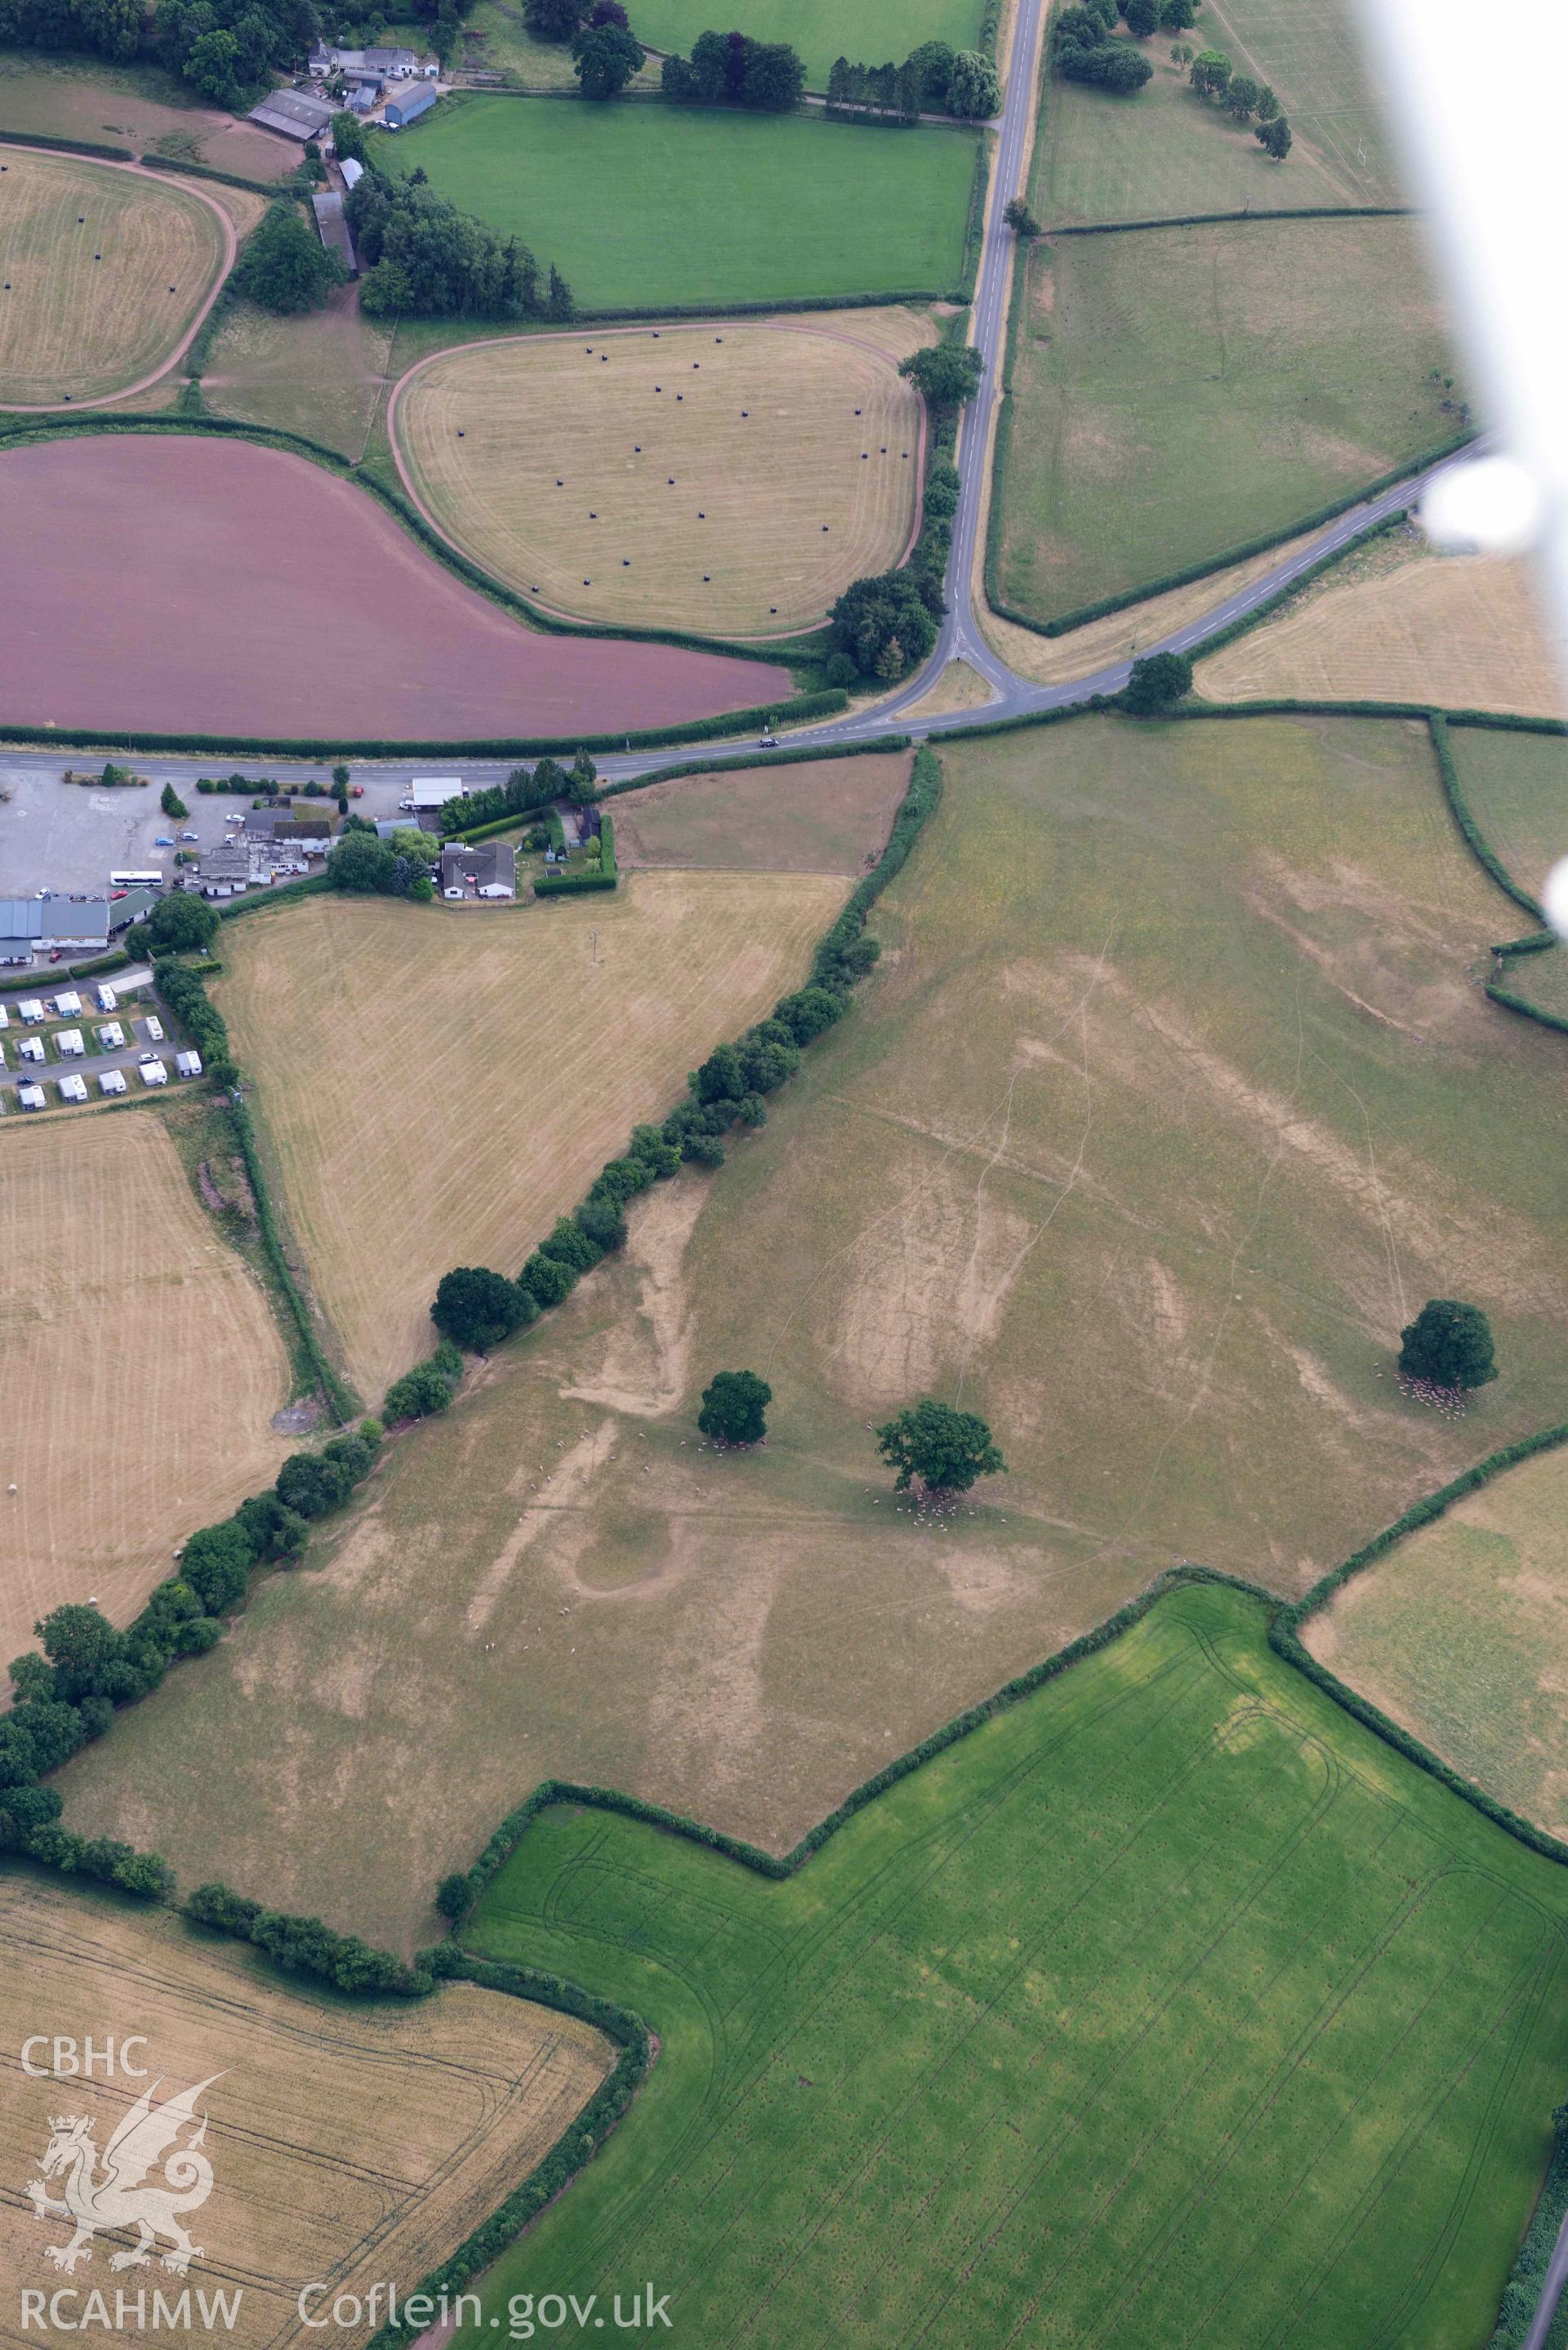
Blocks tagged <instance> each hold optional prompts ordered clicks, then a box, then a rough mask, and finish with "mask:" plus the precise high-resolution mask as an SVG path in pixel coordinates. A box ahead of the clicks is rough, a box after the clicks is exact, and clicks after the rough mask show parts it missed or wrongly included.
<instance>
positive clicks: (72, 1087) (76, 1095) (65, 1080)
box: [59, 1076, 88, 1101]
mask: <svg viewBox="0 0 1568 2350" xmlns="http://www.w3.org/2000/svg"><path fill="white" fill-rule="evenodd" d="M59 1090H60V1099H61V1100H62V1101H86V1099H87V1097H88V1089H87V1080H86V1078H85V1077H77V1076H70V1077H62V1078H61V1079H60V1081H59Z"/></svg>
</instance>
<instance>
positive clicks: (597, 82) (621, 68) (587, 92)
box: [572, 23, 648, 99]
mask: <svg viewBox="0 0 1568 2350" xmlns="http://www.w3.org/2000/svg"><path fill="white" fill-rule="evenodd" d="M572 56H573V57H574V58H575V59H576V77H577V81H578V84H579V85H580V87H581V89H582V93H583V96H584V97H585V98H597V99H607V98H618V97H619V96H620V94H621V91H622V90H623V89H624V88H626V86H627V84H628V81H630V80H631V78H632V77H633V75H634V74H639V73H640V72H641V71H642V68H643V67H644V66H645V65H646V64H647V62H648V60H647V57H645V55H644V53H643V49H642V45H641V43H640V42H639V41H638V40H636V39H635V38H634V37H633V36H632V35H631V34H630V33H629V32H628V30H627V28H626V26H624V25H617V24H614V23H610V24H604V25H590V26H587V29H586V30H585V31H583V32H581V33H579V34H578V35H577V36H576V40H575V41H574V42H573V43H572Z"/></svg>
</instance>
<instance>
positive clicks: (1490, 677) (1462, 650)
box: [1198, 555, 1564, 718]
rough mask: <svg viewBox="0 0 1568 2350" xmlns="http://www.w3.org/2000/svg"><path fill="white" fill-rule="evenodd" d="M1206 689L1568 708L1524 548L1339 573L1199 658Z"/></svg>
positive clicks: (1550, 711)
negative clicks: (1370, 573)
mask: <svg viewBox="0 0 1568 2350" xmlns="http://www.w3.org/2000/svg"><path fill="white" fill-rule="evenodd" d="M1198 690H1199V692H1200V693H1203V694H1207V695H1208V697H1209V699H1210V701H1212V702H1246V701H1251V700H1255V699H1261V698H1263V697H1267V696H1271V695H1274V694H1280V695H1289V696H1291V697H1292V698H1293V699H1298V700H1301V701H1313V700H1314V699H1321V700H1323V701H1325V702H1328V701H1369V702H1435V703H1437V704H1438V706H1439V707H1442V706H1446V707H1448V708H1449V709H1457V710H1499V711H1508V712H1513V713H1515V714H1516V715H1518V716H1520V717H1524V718H1561V717H1562V716H1563V714H1564V701H1563V683H1562V680H1561V678H1560V677H1559V675H1558V672H1557V669H1556V665H1555V663H1554V661H1553V660H1552V653H1551V651H1550V649H1549V647H1548V645H1547V641H1546V637H1545V634H1544V631H1543V629H1542V623H1541V611H1540V604H1539V599H1538V597H1537V593H1536V589H1535V584H1534V581H1533V580H1532V577H1531V573H1530V566H1529V564H1528V563H1527V562H1526V561H1525V560H1524V558H1523V557H1522V556H1519V557H1513V558H1506V559H1504V558H1499V557H1496V556H1440V555H1415V556H1413V557H1412V559H1410V560H1408V561H1407V562H1404V563H1402V564H1401V565H1399V567H1397V569H1392V570H1387V571H1385V572H1384V573H1382V574H1381V576H1376V577H1367V578H1362V579H1351V580H1345V579H1344V578H1342V577H1340V575H1339V574H1338V573H1337V572H1330V573H1328V574H1327V575H1326V577H1325V578H1324V580H1323V581H1322V582H1321V583H1320V584H1319V585H1318V586H1317V587H1315V588H1314V590H1312V591H1309V593H1308V594H1307V595H1305V596H1304V597H1303V598H1302V599H1301V600H1300V602H1299V603H1296V604H1294V605H1293V606H1292V608H1290V609H1289V610H1287V611H1284V612H1282V613H1281V614H1280V616H1279V618H1278V619H1272V620H1269V621H1267V622H1266V623H1265V624H1264V625H1263V626H1262V628H1260V629H1252V630H1251V631H1250V632H1249V634H1247V635H1246V636H1244V637H1238V638H1237V639H1235V641H1234V643H1232V644H1229V645H1225V646H1223V647H1222V648H1221V649H1220V651H1219V652H1217V653H1215V654H1214V655H1213V656H1212V658H1211V659H1210V660H1206V661H1201V662H1200V663H1199V668H1198Z"/></svg>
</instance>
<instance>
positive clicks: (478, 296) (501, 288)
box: [258, 116, 574, 324]
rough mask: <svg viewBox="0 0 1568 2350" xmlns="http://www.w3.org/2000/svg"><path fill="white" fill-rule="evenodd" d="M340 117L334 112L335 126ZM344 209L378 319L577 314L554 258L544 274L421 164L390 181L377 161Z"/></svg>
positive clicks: (365, 292) (365, 304) (563, 317)
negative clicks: (437, 184) (453, 199)
mask: <svg viewBox="0 0 1568 2350" xmlns="http://www.w3.org/2000/svg"><path fill="white" fill-rule="evenodd" d="M341 120H344V118H343V117H341V116H335V117H334V125H333V127H334V130H335V131H336V129H337V123H338V122H339V121H341ZM348 120H352V117H349V118H348ZM357 127H358V126H356V128H357ZM344 209H345V212H346V213H347V215H348V225H349V228H350V229H351V230H352V232H353V236H354V243H355V246H356V248H357V250H358V255H359V259H360V263H361V265H362V267H363V270H364V276H363V278H362V281H361V284H360V289H359V302H360V307H361V308H363V309H365V310H367V311H368V312H369V314H370V315H371V316H372V317H400V316H402V315H404V314H406V313H408V312H410V311H412V312H417V313H418V314H419V315H420V316H421V317H436V318H445V317H455V316H457V315H459V314H461V315H462V316H464V317H473V318H549V319H554V320H556V321H557V322H559V323H561V324H565V323H566V321H567V320H569V319H570V318H571V317H572V316H573V315H574V305H573V301H572V289H571V287H570V286H568V285H567V283H566V279H565V278H564V277H563V276H562V275H561V273H560V271H559V270H558V269H557V268H556V265H555V263H554V262H552V263H551V264H550V265H549V268H548V269H547V270H546V271H545V273H544V274H543V275H541V272H540V268H539V264H538V262H537V261H536V260H535V256H534V255H533V253H532V252H531V250H530V249H529V247H528V246H527V245H525V244H520V243H519V242H518V240H517V238H516V237H514V236H509V237H506V238H503V237H502V236H501V235H500V234H499V233H498V232H497V231H496V230H494V229H493V228H491V227H490V226H489V225H488V224H487V223H485V222H484V221H481V220H476V219H475V218H474V216H473V214H472V213H465V212H462V211H460V210H459V208H458V206H457V205H456V204H454V203H449V202H448V200H447V199H446V197H445V196H438V195H437V193H436V192H435V190H434V189H433V188H432V187H431V185H430V183H429V181H428V179H427V176H426V174H425V172H423V170H422V169H421V170H418V171H415V172H413V173H412V174H411V175H410V178H408V179H407V180H392V179H389V178H387V177H386V175H385V174H384V173H382V172H379V171H377V170H376V169H375V168H374V167H373V166H372V167H371V168H369V169H368V170H367V171H366V172H365V173H364V175H363V177H362V178H361V179H360V180H359V182H358V184H357V185H356V186H355V188H354V189H353V191H352V192H351V193H350V194H349V196H348V201H347V203H346V205H345V207H344ZM258 233H259V232H258Z"/></svg>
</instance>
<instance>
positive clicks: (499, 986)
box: [214, 873, 844, 1405]
mask: <svg viewBox="0 0 1568 2350" xmlns="http://www.w3.org/2000/svg"><path fill="white" fill-rule="evenodd" d="M843 894H844V884H843V882H842V880H840V879H833V878H831V877H828V876H825V875H816V874H804V873H803V874H783V873H781V874H770V873H752V874H676V873H659V874H655V873H645V874H639V875H637V876H635V877H633V878H631V879H628V880H627V881H625V882H623V884H622V886H621V888H620V889H618V890H617V891H616V892H615V894H614V895H613V896H610V895H606V896H603V897H595V898H588V899H580V900H578V901H577V902H576V903H575V904H566V905H563V904H559V903H556V904H555V905H543V904H541V905H529V906H525V907H516V908H513V907H501V908H497V909H495V910H491V909H489V908H480V907H477V906H474V907H463V908H461V909H455V910H451V911H448V910H444V909H442V910H431V912H429V913H428V914H415V915H413V916H412V917H411V918H410V911H409V909H408V908H407V907H404V906H394V905H392V904H390V903H388V902H385V901H373V900H370V899H363V900H361V899H334V900H333V901H332V902H331V903H330V904H328V903H326V902H325V901H323V900H321V899H315V900H309V899H307V900H306V901H305V902H304V903H302V904H298V905H294V906H289V907H286V908H280V910H278V912H277V913H276V914H263V915H261V916H259V917H258V918H257V919H255V920H252V921H247V922H244V923H242V924H239V925H237V926H236V929H235V931H234V933H233V938H232V942H231V943H230V944H229V945H228V946H227V947H226V948H225V961H226V964H227V972H226V974H225V976H224V978H223V981H222V982H221V983H220V984H219V985H218V987H217V988H216V989H215V990H214V993H215V997H216V1000H217V1001H218V1003H220V1004H221V1005H222V1007H223V1014H224V1016H225V1018H226V1019H227V1020H228V1022H229V1024H230V1025H231V1027H232V1029H233V1031H234V1042H235V1050H236V1053H237V1055H238V1056H239V1057H240V1059H241V1060H242V1062H243V1064H244V1066H245V1068H246V1069H247V1070H249V1071H250V1073H251V1075H252V1076H254V1079H255V1081H256V1096H255V1099H256V1106H257V1107H258V1109H259V1111H260V1115H261V1119H262V1123H263V1127H264V1129H265V1135H266V1137H267V1139H268V1142H269V1144H270V1148H271V1150H272V1153H273V1155H274V1158H275V1163H276V1165H277V1168H278V1170H279V1171H280V1173H281V1177H282V1186H283V1200H284V1203H285V1206H286V1211H287V1214H288V1216H289V1219H290V1222H291V1223H292V1225H293V1229H294V1233H295V1236H296V1240H297V1241H298V1243H299V1244H300V1247H301V1251H302V1253H303V1255H304V1258H305V1262H306V1265H307V1266H308V1268H309V1273H310V1278H311V1280H312V1282H313V1284H314V1285H315V1291H316V1295H317V1301H318V1303H319V1304H320V1305H321V1306H322V1307H323V1309H324V1310H325V1313H326V1315H327V1318H328V1320H329V1322H330V1324H331V1326H332V1327H333V1329H334V1330H335V1332H336V1334H337V1339H338V1342H339V1344H340V1345H341V1347H342V1350H343V1354H344V1356H345V1357H346V1360H347V1362H348V1370H349V1374H350V1376H351V1377H352V1378H354V1380H355V1381H356V1382H357V1384H358V1387H359V1388H360V1389H361V1391H362V1393H363V1394H364V1396H365V1398H366V1399H367V1401H368V1402H369V1403H371V1404H372V1405H373V1404H375V1403H377V1402H379V1399H380V1397H381V1394H382V1391H383V1389H384V1388H386V1387H387V1385H388V1383H389V1381H390V1380H391V1379H393V1378H396V1377H397V1375H398V1374H399V1373H400V1371H404V1370H406V1369H407V1368H408V1367H409V1365H410V1362H412V1361H413V1360H414V1359H415V1358H416V1357H418V1356H420V1355H422V1354H425V1353H428V1351H429V1349H430V1347H431V1346H432V1345H433V1344H434V1340H435V1334H434V1331H433V1330H432V1329H431V1323H430V1302H431V1297H432V1296H433V1295H434V1294H435V1285H436V1283H437V1282H438V1281H439V1280H440V1278H441V1274H443V1273H445V1272H446V1271H448V1269H449V1268H450V1267H451V1266H452V1265H454V1264H493V1265H495V1266H497V1267H498V1268H499V1270H501V1271H502V1272H504V1273H515V1272H516V1270H517V1268H518V1266H519V1265H520V1264H521V1263H522V1262H523V1260H524V1257H525V1256H526V1255H527V1253H528V1252H529V1250H530V1248H531V1247H532V1246H533V1245H534V1243H535V1241H537V1240H538V1239H540V1238H541V1237H542V1236H543V1234H544V1233H545V1232H547V1231H548V1229H549V1227H550V1225H551V1224H552V1223H553V1222H555V1220H556V1216H557V1215H559V1214H561V1213H563V1212H564V1211H566V1210H568V1209H570V1208H571V1207H572V1206H573V1205H574V1204H575V1203H576V1201H577V1200H578V1199H579V1198H580V1197H581V1195H582V1193H583V1191H585V1189H586V1188H587V1183H588V1182H589V1181H590V1180H591V1179H592V1177H593V1176H594V1175H595V1174H596V1173H597V1170H598V1169H599V1167H600V1166H601V1165H602V1164H603V1162H604V1160H605V1159H607V1158H608V1157H609V1156H610V1154H611V1153H612V1152H613V1151H615V1150H617V1149H619V1148H620V1147H621V1146H622V1145H623V1144H624V1142H625V1140H626V1137H627V1135H628V1132H629V1131H630V1129H631V1128H632V1127H633V1126H634V1125H635V1124H636V1123H637V1121H638V1120H639V1118H649V1117H654V1116H659V1115H662V1113H663V1112H664V1110H665V1109H667V1108H668V1107H670V1104H671V1103H672V1102H673V1101H674V1099H675V1098H676V1097H678V1095H679V1094H680V1090H681V1087H682V1086H683V1085H684V1082H685V1076H686V1072H687V1070H688V1069H690V1068H692V1067H694V1066H696V1064H697V1063H698V1062H699V1061H700V1060H701V1059H702V1058H703V1057H704V1055H706V1054H708V1053H710V1052H711V1050H712V1048H713V1046H714V1045H716V1044H718V1043H720V1042H721V1041H722V1039H723V1038H725V1037H727V1036H731V1035H734V1034H736V1033H737V1032H738V1031H739V1030H740V1029H742V1028H743V1027H744V1026H745V1024H746V1023H747V1022H748V1021H750V1020H753V1019H755V1018H756V1017H757V1015H758V1014H759V1013H761V1012H763V1011H765V1010H766V1009H767V1007H768V1006H769V1005H770V1004H772V1003H774V1001H775V1000H776V999H777V997H778V996H779V995H780V994H782V993H784V992H785V991H786V990H787V989H788V988H790V987H793V986H795V985H797V984H798V983H799V980H800V978H801V976H802V974H803V972H804V971H805V964H806V961H807V958H808V954H809V951H810V947H811V944H812V942H813V941H815V938H816V937H817V936H818V934H819V933H820V932H821V931H823V930H824V929H825V928H826V925H827V923H828V921H829V920H831V919H832V915H833V911H834V909H835V908H836V905H837V904H838V902H839V900H840V899H841V898H842V896H843ZM596 932H597V948H596V946H595V944H594V937H593V934H594V933H596ZM596 953H597V962H596V960H595V956H596Z"/></svg>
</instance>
